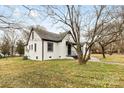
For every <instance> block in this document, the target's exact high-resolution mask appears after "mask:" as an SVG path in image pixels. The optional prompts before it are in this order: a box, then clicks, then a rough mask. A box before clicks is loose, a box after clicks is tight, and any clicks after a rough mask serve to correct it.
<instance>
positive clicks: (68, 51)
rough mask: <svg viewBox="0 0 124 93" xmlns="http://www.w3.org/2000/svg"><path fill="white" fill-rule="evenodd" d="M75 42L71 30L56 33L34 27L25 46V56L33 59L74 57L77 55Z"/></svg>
mask: <svg viewBox="0 0 124 93" xmlns="http://www.w3.org/2000/svg"><path fill="white" fill-rule="evenodd" d="M73 43H74V42H73V39H72V37H71V35H70V33H69V32H63V33H60V34H55V33H52V32H48V31H46V30H42V29H38V28H32V29H31V31H30V35H29V39H28V41H27V44H26V46H25V56H27V57H28V58H29V59H32V60H49V59H64V58H72V57H71V56H72V55H76V51H75V49H74V48H73V46H72V45H73Z"/></svg>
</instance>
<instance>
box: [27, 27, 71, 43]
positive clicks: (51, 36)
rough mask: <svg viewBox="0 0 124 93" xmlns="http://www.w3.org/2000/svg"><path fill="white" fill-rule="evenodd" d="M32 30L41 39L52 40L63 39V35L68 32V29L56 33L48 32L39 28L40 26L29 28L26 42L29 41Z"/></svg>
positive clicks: (58, 40) (59, 40)
mask: <svg viewBox="0 0 124 93" xmlns="http://www.w3.org/2000/svg"><path fill="white" fill-rule="evenodd" d="M32 31H35V32H36V33H37V34H38V36H39V37H40V38H41V39H43V40H47V41H53V42H61V41H62V40H63V39H64V37H65V36H66V35H67V34H69V33H70V32H69V31H68V32H63V33H60V34H56V33H52V32H48V31H46V30H44V29H40V28H31V31H30V34H29V38H28V41H27V44H28V42H29V39H30V36H31V33H32ZM27 44H26V45H27Z"/></svg>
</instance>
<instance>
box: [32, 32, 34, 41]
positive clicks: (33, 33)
mask: <svg viewBox="0 0 124 93" xmlns="http://www.w3.org/2000/svg"><path fill="white" fill-rule="evenodd" d="M33 39H34V32H33V31H32V40H33Z"/></svg>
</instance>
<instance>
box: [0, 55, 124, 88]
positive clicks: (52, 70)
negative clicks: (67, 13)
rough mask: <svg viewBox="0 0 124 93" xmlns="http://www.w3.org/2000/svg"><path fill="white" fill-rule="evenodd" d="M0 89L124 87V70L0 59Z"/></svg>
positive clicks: (99, 65) (67, 62)
mask: <svg viewBox="0 0 124 93" xmlns="http://www.w3.org/2000/svg"><path fill="white" fill-rule="evenodd" d="M0 87H19V88H20V87H23V88H24V87H26V88H28V87H30V88H33V87H40V88H43V87H48V88H49V87H73V88H74V87H93V88H94V87H124V66H123V65H122V66H121V65H112V64H103V63H96V62H88V64H86V65H78V63H77V62H75V61H74V60H52V61H44V62H40V61H37V62H36V61H31V60H25V61H24V60H22V58H20V57H15V58H8V59H0Z"/></svg>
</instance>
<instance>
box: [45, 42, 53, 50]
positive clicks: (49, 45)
mask: <svg viewBox="0 0 124 93" xmlns="http://www.w3.org/2000/svg"><path fill="white" fill-rule="evenodd" d="M47 51H48V52H53V51H54V43H53V42H47Z"/></svg>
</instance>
